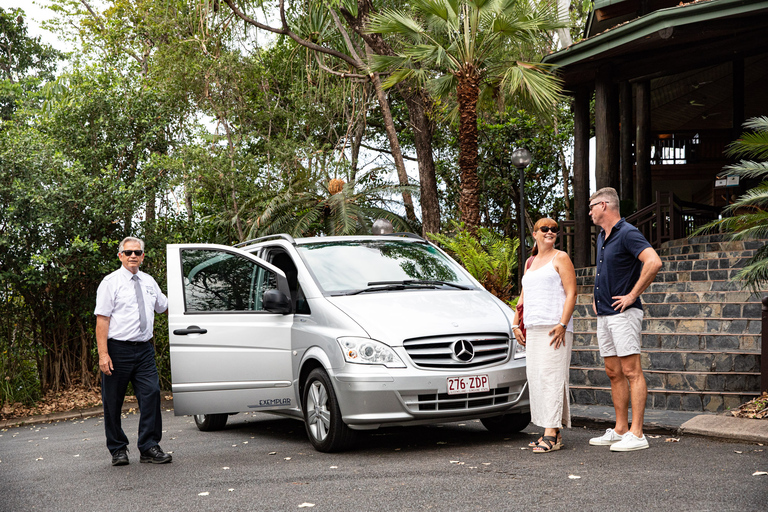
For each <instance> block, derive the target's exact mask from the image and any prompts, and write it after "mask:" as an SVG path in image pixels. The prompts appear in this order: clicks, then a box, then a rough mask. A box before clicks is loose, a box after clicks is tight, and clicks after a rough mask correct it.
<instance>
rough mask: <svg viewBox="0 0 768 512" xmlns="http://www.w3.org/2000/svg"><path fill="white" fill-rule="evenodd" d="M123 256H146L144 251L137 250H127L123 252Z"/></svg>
mask: <svg viewBox="0 0 768 512" xmlns="http://www.w3.org/2000/svg"><path fill="white" fill-rule="evenodd" d="M123 254H125V255H126V256H133V255H134V254H135V255H136V256H141V255H142V254H144V251H142V250H141V249H136V250H133V251H132V250H130V249H127V250H125V251H123Z"/></svg>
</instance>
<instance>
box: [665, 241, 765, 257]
mask: <svg viewBox="0 0 768 512" xmlns="http://www.w3.org/2000/svg"><path fill="white" fill-rule="evenodd" d="M765 244H766V240H731V241H727V242H726V241H723V242H710V243H684V244H681V245H674V246H669V245H668V246H666V247H665V246H662V247H661V248H659V255H660V256H677V255H687V254H705V253H713V252H717V253H721V252H739V251H754V250H756V249H759V248H760V247H762V246H763V245H765Z"/></svg>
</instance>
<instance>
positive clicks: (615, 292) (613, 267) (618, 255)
mask: <svg viewBox="0 0 768 512" xmlns="http://www.w3.org/2000/svg"><path fill="white" fill-rule="evenodd" d="M650 246H651V244H649V243H648V240H646V239H645V237H644V236H643V234H642V233H640V231H638V229H637V228H636V227H635V226H633V225H632V224H628V223H627V222H626V221H625V220H624V219H621V220H620V221H619V222H617V223H616V225H615V226H613V229H612V230H611V234H610V236H609V237H608V240H606V239H605V230H604V229H601V230H600V234H599V235H597V268H596V269H595V291H594V294H595V305H596V306H597V314H598V315H615V314H618V313H620V312H621V311H617V310H614V309H613V307H611V304H613V303H614V302H615V301H616V300H615V299H614V298H613V297H617V296H621V295H626V294H628V293H629V292H631V291H632V288H634V287H635V284H637V281H638V279H640V271H641V270H642V268H643V263H642V262H641V261H640V260H639V259H637V257H638V256H639V255H640V253H641V252H643V251H644V250H646V249H647V248H648V247H650ZM630 307H632V308H640V309H643V304H642V302H641V301H640V297H638V298H637V300H636V301H635V303H634V304H632V305H631V306H630Z"/></svg>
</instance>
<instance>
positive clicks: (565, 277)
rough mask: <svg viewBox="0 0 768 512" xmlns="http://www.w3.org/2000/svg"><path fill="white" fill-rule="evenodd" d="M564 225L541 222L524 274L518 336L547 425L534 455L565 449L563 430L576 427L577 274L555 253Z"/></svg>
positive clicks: (535, 409)
mask: <svg viewBox="0 0 768 512" xmlns="http://www.w3.org/2000/svg"><path fill="white" fill-rule="evenodd" d="M558 231H559V227H558V225H557V222H555V221H554V220H552V219H548V218H544V219H540V220H539V221H538V222H536V224H535V225H534V227H533V238H534V240H535V242H536V245H535V247H534V248H533V252H532V256H531V258H532V262H531V265H530V267H529V268H528V269H526V271H525V275H524V276H523V291H522V293H521V294H520V302H523V304H524V306H523V324H524V325H525V329H526V336H525V337H524V336H523V333H522V331H521V330H520V328H519V325H518V324H519V323H520V321H519V318H517V313H515V321H514V325H513V326H512V327H513V332H514V334H515V338H517V340H518V341H519V342H520V343H521V344H522V345H525V347H526V349H525V352H526V368H527V370H526V371H527V376H528V390H529V394H530V400H531V422H532V423H533V424H535V425H538V426H539V427H544V435H543V436H542V437H541V438H540V439H539V440H538V441H536V442H534V443H531V446H533V451H534V453H547V452H551V451H555V450H559V449H560V448H562V446H563V441H562V436H561V435H560V429H561V428H563V427H566V428H570V427H571V412H570V407H569V396H568V395H569V392H568V367H569V365H570V362H571V347H572V345H573V319H572V318H571V317H572V315H573V308H574V307H575V306H576V271H575V270H574V268H573V263H572V262H571V259H570V258H569V257H568V254H566V253H564V252H562V251H558V250H557V249H555V241H556V240H557V233H558Z"/></svg>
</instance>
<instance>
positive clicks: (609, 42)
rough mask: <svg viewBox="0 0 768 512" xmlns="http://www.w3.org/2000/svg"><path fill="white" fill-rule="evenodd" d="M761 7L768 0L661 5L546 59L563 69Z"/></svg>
mask: <svg viewBox="0 0 768 512" xmlns="http://www.w3.org/2000/svg"><path fill="white" fill-rule="evenodd" d="M760 10H768V1H765V0H708V1H703V2H698V3H691V4H685V5H680V6H675V7H669V8H666V9H660V10H658V11H655V12H652V13H650V14H647V15H645V16H642V17H639V18H637V19H634V20H632V21H630V22H627V23H624V24H623V25H620V26H617V27H614V28H612V29H610V30H607V31H605V32H602V33H601V34H598V35H596V36H593V37H591V38H588V39H584V40H582V41H579V42H578V43H574V44H572V45H571V46H569V47H567V48H565V49H563V50H560V51H558V52H555V53H552V54H550V55H547V56H546V57H545V58H544V62H546V63H547V64H555V65H556V66H558V67H559V68H561V69H562V68H565V67H573V66H574V65H578V64H581V63H588V62H589V63H590V64H594V63H595V62H596V61H599V60H602V59H603V58H605V57H606V55H607V54H610V55H611V56H612V57H615V56H617V55H620V54H621V53H622V49H621V48H622V47H627V48H630V47H632V48H635V47H636V46H637V44H635V45H633V43H637V42H644V43H645V44H648V43H653V41H656V42H658V41H661V40H664V38H665V35H667V34H668V30H669V29H674V28H675V27H682V26H685V25H689V24H694V23H701V22H706V21H712V20H717V19H721V18H726V17H730V16H743V15H745V14H750V13H753V12H755V11H760Z"/></svg>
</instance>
